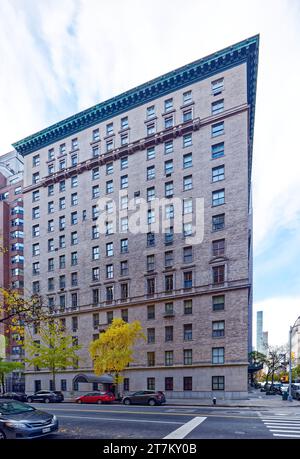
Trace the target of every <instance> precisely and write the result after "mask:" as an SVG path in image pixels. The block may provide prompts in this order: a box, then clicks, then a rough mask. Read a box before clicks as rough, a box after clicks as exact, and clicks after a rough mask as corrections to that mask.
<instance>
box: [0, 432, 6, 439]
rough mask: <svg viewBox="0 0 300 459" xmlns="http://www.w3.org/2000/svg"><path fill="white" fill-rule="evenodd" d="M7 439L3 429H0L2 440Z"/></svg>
mask: <svg viewBox="0 0 300 459" xmlns="http://www.w3.org/2000/svg"><path fill="white" fill-rule="evenodd" d="M5 439H6V436H5V433H4V432H2V430H0V440H5Z"/></svg>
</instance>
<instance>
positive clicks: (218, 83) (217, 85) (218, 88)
mask: <svg viewBox="0 0 300 459" xmlns="http://www.w3.org/2000/svg"><path fill="white" fill-rule="evenodd" d="M223 89H224V78H219V79H218V80H215V81H212V82H211V90H212V93H213V95H214V96H216V95H217V94H220V93H221V92H222V91H223Z"/></svg>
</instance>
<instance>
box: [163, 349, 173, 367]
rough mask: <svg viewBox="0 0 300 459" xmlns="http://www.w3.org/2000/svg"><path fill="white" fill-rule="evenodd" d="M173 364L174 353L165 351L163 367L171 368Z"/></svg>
mask: <svg viewBox="0 0 300 459" xmlns="http://www.w3.org/2000/svg"><path fill="white" fill-rule="evenodd" d="M173 364H174V353H173V351H165V365H166V367H171V366H172V365H173Z"/></svg>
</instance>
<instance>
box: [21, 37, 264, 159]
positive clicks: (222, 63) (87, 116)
mask: <svg viewBox="0 0 300 459" xmlns="http://www.w3.org/2000/svg"><path fill="white" fill-rule="evenodd" d="M258 48H259V35H255V36H254V37H251V38H248V39H247V40H244V41H242V42H240V43H237V44H235V45H233V46H230V47H228V48H225V49H223V50H221V51H218V52H216V53H214V54H211V55H209V56H207V57H204V58H202V59H199V60H197V61H195V62H192V63H191V64H187V65H185V66H183V67H180V68H179V69H176V70H173V71H172V72H169V73H166V74H165V75H162V76H160V77H158V78H155V79H154V80H151V81H149V82H147V83H144V84H142V85H140V86H137V87H136V88H133V89H130V90H129V91H127V92H124V93H123V94H120V95H119V96H116V97H113V98H112V99H109V100H107V101H105V102H102V103H100V104H97V105H95V106H94V107H91V108H88V109H87V110H84V111H82V112H80V113H77V114H76V115H73V116H71V117H69V118H66V119H65V120H63V121H60V122H58V123H56V124H53V125H52V126H49V127H47V128H46V129H43V130H42V131H39V132H37V133H35V134H33V135H31V136H29V137H26V138H25V139H22V140H19V141H18V142H15V143H14V144H13V147H14V148H15V149H16V150H17V152H18V153H20V154H21V155H23V156H25V155H27V154H29V153H32V152H34V151H36V150H39V149H40V148H43V147H46V146H48V145H51V144H52V143H54V142H57V141H59V140H61V139H64V138H65V137H67V136H70V135H74V134H76V133H78V132H79V131H82V130H84V129H86V128H88V127H92V126H94V125H96V124H98V123H101V122H103V121H105V120H107V119H109V118H112V117H114V116H116V115H119V114H121V113H123V112H126V111H128V110H131V109H133V108H135V107H137V106H139V105H142V104H145V103H148V102H150V101H152V100H155V99H157V98H158V97H161V96H164V95H166V94H169V93H170V92H173V91H176V90H178V89H181V88H184V87H186V86H188V85H191V84H193V83H195V82H197V81H200V80H203V79H205V78H209V77H211V76H213V75H215V74H217V73H220V72H222V71H224V70H227V69H229V68H232V67H235V66H237V65H240V64H242V63H245V62H246V63H247V90H248V104H249V105H250V144H251V145H252V139H253V130H254V115H255V97H256V80H257V67H258Z"/></svg>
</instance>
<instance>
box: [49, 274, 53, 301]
mask: <svg viewBox="0 0 300 459" xmlns="http://www.w3.org/2000/svg"><path fill="white" fill-rule="evenodd" d="M48 290H49V291H51V290H54V278H53V277H50V278H49V279H48ZM48 301H49V303H50V304H51V302H52V301H53V298H48ZM49 303H48V304H49Z"/></svg>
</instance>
